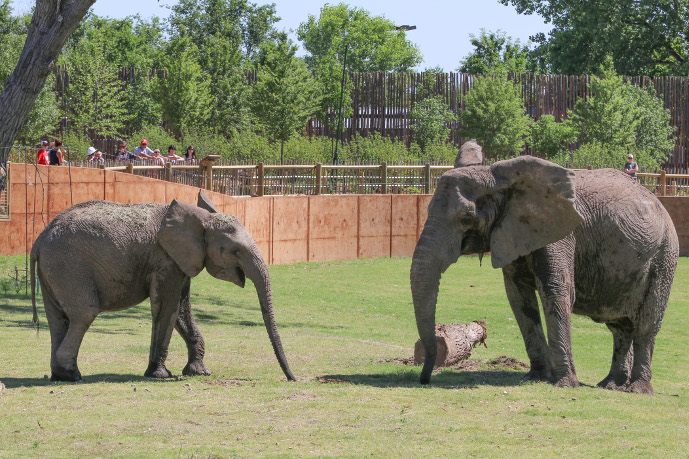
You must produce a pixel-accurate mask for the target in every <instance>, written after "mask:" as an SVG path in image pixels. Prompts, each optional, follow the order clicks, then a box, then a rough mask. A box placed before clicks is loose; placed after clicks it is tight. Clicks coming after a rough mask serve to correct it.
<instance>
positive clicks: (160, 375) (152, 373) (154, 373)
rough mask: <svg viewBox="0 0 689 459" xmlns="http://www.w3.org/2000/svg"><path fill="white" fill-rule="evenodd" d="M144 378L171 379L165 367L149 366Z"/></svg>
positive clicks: (170, 374)
mask: <svg viewBox="0 0 689 459" xmlns="http://www.w3.org/2000/svg"><path fill="white" fill-rule="evenodd" d="M144 376H146V377H147V378H157V379H165V378H172V373H170V370H168V369H167V368H165V365H154V364H149V365H148V369H147V370H146V373H144Z"/></svg>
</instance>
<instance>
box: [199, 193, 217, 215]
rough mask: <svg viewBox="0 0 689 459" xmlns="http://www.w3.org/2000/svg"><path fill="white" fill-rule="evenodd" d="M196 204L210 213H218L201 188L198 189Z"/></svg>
mask: <svg viewBox="0 0 689 459" xmlns="http://www.w3.org/2000/svg"><path fill="white" fill-rule="evenodd" d="M196 205H197V206H199V207H200V208H202V209H206V210H207V211H208V212H210V213H212V214H217V213H218V209H217V208H216V207H215V204H213V201H211V198H209V197H208V196H206V193H204V192H203V190H199V199H198V201H197V203H196Z"/></svg>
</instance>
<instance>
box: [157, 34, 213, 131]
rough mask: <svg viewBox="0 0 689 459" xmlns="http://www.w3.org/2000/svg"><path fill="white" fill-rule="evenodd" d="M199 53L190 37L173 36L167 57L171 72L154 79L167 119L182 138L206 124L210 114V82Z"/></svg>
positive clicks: (165, 62)
mask: <svg viewBox="0 0 689 459" xmlns="http://www.w3.org/2000/svg"><path fill="white" fill-rule="evenodd" d="M197 52H198V50H197V49H196V46H195V45H193V44H192V43H191V41H190V40H189V39H188V38H187V37H184V36H181V37H178V38H175V39H173V40H172V41H171V42H170V43H169V44H168V47H167V50H166V52H165V58H164V59H163V64H164V67H165V68H166V69H167V71H168V75H167V77H166V78H162V77H157V78H156V79H155V80H154V82H153V92H154V95H155V98H156V101H157V102H158V103H159V104H160V106H161V108H162V111H163V118H164V119H165V120H166V121H168V122H169V123H170V128H171V129H172V131H173V132H174V133H175V135H176V136H178V137H179V136H181V135H182V133H183V131H187V130H190V129H196V128H201V127H203V125H204V122H205V121H206V120H207V119H208V117H209V112H210V109H209V107H210V105H211V103H212V96H211V93H210V82H209V80H208V77H207V76H206V74H205V73H204V72H203V71H202V69H201V66H200V65H199V64H198V62H197V60H196V53H197Z"/></svg>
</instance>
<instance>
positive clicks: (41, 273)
mask: <svg viewBox="0 0 689 459" xmlns="http://www.w3.org/2000/svg"><path fill="white" fill-rule="evenodd" d="M199 206H200V207H197V206H194V205H191V204H185V203H181V202H178V201H177V200H174V201H172V204H170V205H164V204H130V205H129V204H117V203H113V202H108V201H88V202H83V203H81V204H76V205H74V206H72V207H70V208H69V209H67V210H65V211H64V212H62V213H60V214H59V215H58V216H57V217H55V218H54V219H53V220H52V221H51V222H50V224H49V225H48V226H47V227H46V228H45V230H43V232H42V233H41V234H40V235H39V236H38V238H37V239H36V242H35V243H34V245H33V247H32V249H31V284H32V289H31V290H32V301H33V308H34V321H35V322H37V320H38V316H37V312H36V298H35V292H34V288H33V286H34V285H35V277H36V274H38V278H39V280H40V283H41V288H42V289H43V303H44V306H45V312H46V316H47V318H48V325H49V327H50V339H51V356H50V369H51V374H52V380H63V381H78V380H80V379H81V373H80V372H79V369H78V367H77V355H78V353H79V347H80V345H81V341H82V339H83V337H84V334H85V333H86V330H88V328H89V326H90V325H91V323H92V322H93V320H94V319H95V318H96V316H97V315H98V314H99V313H100V312H103V311H118V310H121V309H126V308H130V307H132V306H135V305H137V304H139V303H141V302H142V301H143V300H145V299H146V298H149V297H150V301H151V313H152V316H153V331H152V335H151V350H150V356H149V363H148V368H147V370H146V372H145V376H148V377H152V378H167V377H170V376H172V375H171V373H170V371H168V369H167V368H166V367H165V359H166V357H167V352H168V345H169V344H170V337H171V335H172V329H173V328H176V329H177V331H178V332H179V334H180V335H181V336H182V338H183V339H184V341H185V343H186V345H187V349H188V363H187V365H186V366H185V368H184V370H183V374H185V375H198V374H210V372H209V371H208V370H207V369H206V367H205V366H204V364H203V356H204V342H203V338H202V337H201V333H200V332H199V329H198V327H197V326H196V323H195V321H194V318H193V315H192V313H191V305H190V303H189V287H190V278H192V277H194V276H196V275H197V274H199V273H200V272H201V270H203V268H204V267H205V268H206V269H207V270H208V272H209V273H210V274H211V275H212V276H213V277H216V278H218V279H223V280H227V281H229V282H232V283H234V284H237V285H239V286H240V287H244V282H245V278H246V277H248V278H249V279H250V280H251V281H253V283H254V286H255V287H256V292H257V294H258V298H259V303H260V305H261V312H262V313H263V321H264V323H265V325H266V329H267V330H268V336H269V337H270V341H271V343H272V345H273V350H274V351H275V355H276V357H277V360H278V362H279V364H280V367H281V368H282V371H283V372H284V373H285V375H286V376H287V379H289V380H294V379H295V377H294V375H293V374H292V372H291V370H290V369H289V366H288V365H287V359H286V358H285V354H284V351H283V349H282V344H281V341H280V335H279V334H278V330H277V326H276V324H275V317H274V315H273V301H272V292H271V287H270V277H269V274H268V268H267V266H266V264H265V262H264V260H263V258H262V257H261V254H260V252H259V250H258V247H257V246H256V243H255V242H254V241H253V239H252V238H251V235H250V234H249V232H248V231H247V230H246V228H244V226H243V225H242V224H241V223H240V222H239V220H238V219H237V218H236V217H234V216H232V215H227V214H224V213H218V212H217V211H216V210H215V207H214V206H213V203H212V202H211V201H210V200H208V199H207V198H206V197H205V195H203V193H202V192H201V193H200V195H199ZM201 207H203V208H201ZM36 267H37V268H38V270H37V272H36Z"/></svg>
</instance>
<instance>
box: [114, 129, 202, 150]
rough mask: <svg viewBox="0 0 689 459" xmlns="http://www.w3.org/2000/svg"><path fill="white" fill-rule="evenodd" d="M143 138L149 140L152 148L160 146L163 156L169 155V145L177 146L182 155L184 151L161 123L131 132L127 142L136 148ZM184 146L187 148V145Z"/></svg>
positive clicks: (132, 147) (149, 146)
mask: <svg viewBox="0 0 689 459" xmlns="http://www.w3.org/2000/svg"><path fill="white" fill-rule="evenodd" d="M141 139H146V140H148V148H150V149H151V150H154V149H156V148H158V149H159V150H160V153H161V154H162V155H163V156H165V155H167V147H169V146H170V145H175V146H176V147H177V154H178V155H180V156H181V155H182V153H183V152H182V146H181V145H179V144H178V143H177V142H176V141H175V138H174V137H173V136H171V135H170V133H169V132H167V131H166V130H165V129H163V128H162V127H160V125H155V124H154V125H148V126H144V127H142V128H141V129H139V130H137V131H133V132H132V133H131V134H129V136H128V138H127V142H128V145H129V146H130V147H131V149H134V148H136V146H138V145H139V144H140V143H141ZM184 148H186V146H185V147H184ZM197 155H198V153H197Z"/></svg>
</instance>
